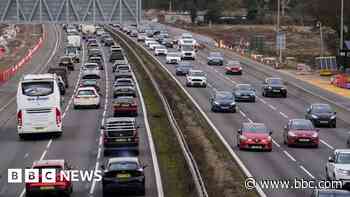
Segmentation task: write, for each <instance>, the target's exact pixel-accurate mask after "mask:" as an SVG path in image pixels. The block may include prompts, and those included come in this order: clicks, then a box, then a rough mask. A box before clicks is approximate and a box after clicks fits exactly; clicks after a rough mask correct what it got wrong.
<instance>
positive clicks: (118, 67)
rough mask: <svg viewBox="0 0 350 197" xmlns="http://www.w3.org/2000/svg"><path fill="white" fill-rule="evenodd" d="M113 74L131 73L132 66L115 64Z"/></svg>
mask: <svg viewBox="0 0 350 197" xmlns="http://www.w3.org/2000/svg"><path fill="white" fill-rule="evenodd" d="M112 69H113V72H116V73H119V72H123V73H125V72H131V66H130V64H114V65H113V66H112Z"/></svg>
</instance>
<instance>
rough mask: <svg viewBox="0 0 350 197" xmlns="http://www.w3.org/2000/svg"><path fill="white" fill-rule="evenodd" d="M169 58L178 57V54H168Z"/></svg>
mask: <svg viewBox="0 0 350 197" xmlns="http://www.w3.org/2000/svg"><path fill="white" fill-rule="evenodd" d="M168 56H169V57H180V54H179V53H168Z"/></svg>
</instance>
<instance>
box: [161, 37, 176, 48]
mask: <svg viewBox="0 0 350 197" xmlns="http://www.w3.org/2000/svg"><path fill="white" fill-rule="evenodd" d="M160 44H162V45H164V46H165V47H167V48H173V47H174V44H173V40H172V39H169V38H164V39H163V40H162V42H161V43H160Z"/></svg>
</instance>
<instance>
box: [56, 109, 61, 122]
mask: <svg viewBox="0 0 350 197" xmlns="http://www.w3.org/2000/svg"><path fill="white" fill-rule="evenodd" d="M61 122H62V117H61V112H60V110H59V109H58V108H56V124H57V125H59V124H60V123H61Z"/></svg>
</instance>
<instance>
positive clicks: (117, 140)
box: [115, 139, 127, 142]
mask: <svg viewBox="0 0 350 197" xmlns="http://www.w3.org/2000/svg"><path fill="white" fill-rule="evenodd" d="M115 141H116V142H126V141H127V140H126V139H116V140H115Z"/></svg>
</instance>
